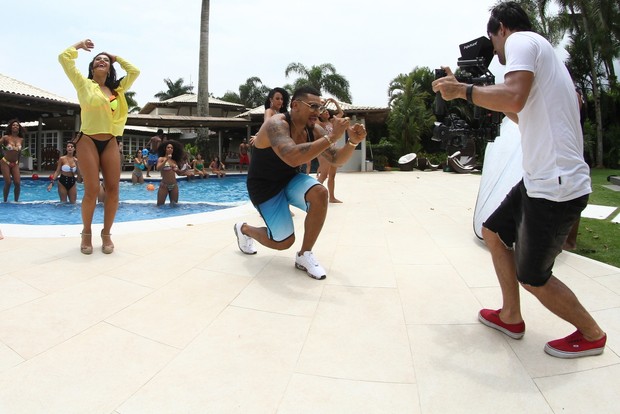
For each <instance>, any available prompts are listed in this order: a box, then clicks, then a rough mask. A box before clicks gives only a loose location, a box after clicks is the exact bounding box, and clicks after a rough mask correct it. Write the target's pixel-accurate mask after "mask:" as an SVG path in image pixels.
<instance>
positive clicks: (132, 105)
mask: <svg viewBox="0 0 620 414" xmlns="http://www.w3.org/2000/svg"><path fill="white" fill-rule="evenodd" d="M125 99H126V100H127V106H128V107H129V113H130V114H133V113H136V112H140V109H142V108H140V107H139V106H138V102H137V101H136V93H135V92H134V91H127V92H125Z"/></svg>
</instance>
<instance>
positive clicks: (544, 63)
mask: <svg viewBox="0 0 620 414" xmlns="http://www.w3.org/2000/svg"><path fill="white" fill-rule="evenodd" d="M531 30H532V29H531V23H530V20H529V18H528V16H527V14H526V13H525V11H524V10H523V9H522V8H521V7H520V6H519V5H518V4H517V3H515V2H505V3H500V4H498V5H497V6H495V7H494V8H493V9H492V11H491V17H490V18H489V21H488V24H487V33H488V35H489V37H490V38H491V42H492V43H493V48H494V50H495V54H497V56H498V58H499V62H500V63H501V64H502V65H506V74H505V76H504V83H503V84H499V85H491V86H484V87H474V86H473V85H467V84H464V83H459V82H458V81H457V80H456V78H455V77H454V75H453V74H452V72H451V71H450V69H449V68H446V72H447V75H448V76H446V77H445V78H441V79H437V80H435V81H434V82H433V90H434V91H435V92H440V93H441V95H442V97H443V98H444V99H446V100H452V99H456V98H461V99H467V101H468V102H470V103H472V104H475V105H477V106H481V107H484V108H487V109H490V110H494V111H502V112H504V113H506V115H507V116H508V117H510V119H512V120H513V121H515V122H517V123H518V124H519V129H520V132H521V143H522V148H523V170H524V176H523V179H522V180H521V182H519V183H518V184H517V185H516V186H515V187H514V188H513V189H512V190H511V191H510V192H509V193H508V195H507V196H506V198H505V199H504V201H503V202H502V203H501V205H500V206H499V207H498V208H497V210H495V212H494V213H493V214H492V215H491V216H490V217H489V218H488V219H487V221H486V222H485V223H484V224H483V229H482V234H483V237H484V240H485V243H486V244H487V246H488V248H489V251H490V252H491V256H492V259H493V265H494V267H495V271H496V273H497V277H498V280H499V284H500V287H501V290H502V300H503V304H502V308H501V309H499V310H490V309H482V310H481V311H480V313H479V315H478V319H479V320H480V322H482V323H483V324H485V325H486V326H489V327H491V328H494V329H497V330H499V331H501V332H503V333H504V334H506V335H508V336H510V337H511V338H514V339H520V338H521V337H522V336H523V334H524V333H525V323H524V322H523V318H522V316H521V307H520V298H519V283H520V284H521V286H523V288H524V289H525V290H527V291H528V292H530V293H532V294H533V295H534V296H536V298H538V300H539V301H540V302H541V303H542V304H543V305H544V306H545V307H546V308H547V309H549V310H550V311H551V312H553V313H554V314H556V315H557V316H559V317H560V318H562V319H564V320H566V321H567V322H569V323H571V324H572V325H574V326H575V327H576V328H577V331H576V332H574V333H573V334H571V335H569V336H567V337H565V338H562V339H558V340H554V341H551V342H548V343H547V344H546V345H545V352H547V353H548V354H550V355H552V356H555V357H559V358H576V357H581V356H588V355H598V354H601V353H602V352H603V350H604V349H605V343H606V339H607V336H606V334H605V333H604V332H603V331H602V330H601V328H600V327H599V326H598V324H597V323H596V322H595V321H594V319H593V318H592V316H591V315H590V314H589V313H588V312H587V311H586V309H585V308H584V307H583V306H582V305H581V303H579V300H578V299H577V297H576V296H575V294H574V293H573V292H572V291H571V290H570V289H569V288H568V287H567V286H566V285H565V284H564V283H562V282H561V281H560V280H559V279H557V278H556V277H555V276H553V274H552V268H553V264H554V261H555V258H556V257H557V255H558V254H559V253H560V252H561V251H562V244H563V243H564V240H565V239H566V236H567V235H568V232H569V230H570V228H571V226H572V224H573V223H574V222H575V221H576V220H577V219H578V218H579V216H580V214H581V211H582V210H583V209H584V208H585V207H586V205H587V202H588V194H589V193H590V192H591V188H590V175H589V169H588V165H587V164H586V163H585V162H584V159H583V140H582V137H581V129H580V125H579V106H578V102H577V97H576V95H575V89H574V86H573V83H572V81H571V78H570V76H569V74H568V71H567V70H566V67H565V66H564V64H563V63H562V62H561V61H560V60H559V59H558V58H557V57H556V56H555V54H554V51H553V47H552V46H551V45H550V44H549V42H548V41H547V40H545V39H544V38H543V37H541V36H540V35H538V34H536V33H533V32H532V31H531Z"/></svg>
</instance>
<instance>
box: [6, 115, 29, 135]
mask: <svg viewBox="0 0 620 414" xmlns="http://www.w3.org/2000/svg"><path fill="white" fill-rule="evenodd" d="M15 123H17V125H19V131H18V132H17V136H18V137H20V138H26V133H27V132H28V131H26V128H24V127H23V126H22V124H20V123H19V120H18V119H17V118H14V119H11V120H10V121H9V122H8V123H7V124H6V129H5V130H4V135H11V134H12V133H13V131H12V129H13V128H12V126H13V124H15Z"/></svg>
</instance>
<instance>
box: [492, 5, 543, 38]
mask: <svg viewBox="0 0 620 414" xmlns="http://www.w3.org/2000/svg"><path fill="white" fill-rule="evenodd" d="M500 23H501V24H503V25H504V27H506V28H507V29H510V30H512V31H513V32H518V31H531V30H532V22H531V21H530V18H529V17H528V15H527V13H526V12H525V10H523V8H522V7H521V6H520V5H519V4H518V3H516V2H514V1H507V2H504V3H499V4H497V5H496V6H495V7H493V8H492V9H491V17H489V22H488V23H487V33H489V34H496V33H497V31H498V30H499V25H500Z"/></svg>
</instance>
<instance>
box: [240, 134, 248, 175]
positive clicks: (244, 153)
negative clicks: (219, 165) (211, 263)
mask: <svg viewBox="0 0 620 414" xmlns="http://www.w3.org/2000/svg"><path fill="white" fill-rule="evenodd" d="M249 148H250V146H249V145H248V142H247V140H246V139H245V138H243V141H241V144H239V172H243V164H246V165H247V166H248V170H249V169H250V155H249V154H248V150H249Z"/></svg>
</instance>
